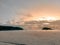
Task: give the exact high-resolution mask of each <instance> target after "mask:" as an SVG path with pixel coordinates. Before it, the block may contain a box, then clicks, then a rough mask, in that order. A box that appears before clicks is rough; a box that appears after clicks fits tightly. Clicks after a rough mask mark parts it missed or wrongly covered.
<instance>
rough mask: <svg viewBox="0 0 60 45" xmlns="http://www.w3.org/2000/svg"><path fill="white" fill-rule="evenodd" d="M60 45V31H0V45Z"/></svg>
mask: <svg viewBox="0 0 60 45" xmlns="http://www.w3.org/2000/svg"><path fill="white" fill-rule="evenodd" d="M17 44H26V45H60V30H20V31H1V32H0V45H17Z"/></svg>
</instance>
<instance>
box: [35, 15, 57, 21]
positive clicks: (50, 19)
mask: <svg viewBox="0 0 60 45" xmlns="http://www.w3.org/2000/svg"><path fill="white" fill-rule="evenodd" d="M35 20H37V21H39V20H40V21H45V20H46V21H55V20H57V19H56V18H55V17H49V16H47V17H40V18H37V19H35Z"/></svg>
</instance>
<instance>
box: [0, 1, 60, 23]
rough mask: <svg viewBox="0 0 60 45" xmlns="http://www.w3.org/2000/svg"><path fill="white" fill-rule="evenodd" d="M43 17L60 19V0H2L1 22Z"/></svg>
mask: <svg viewBox="0 0 60 45" xmlns="http://www.w3.org/2000/svg"><path fill="white" fill-rule="evenodd" d="M42 17H54V18H56V19H60V0H0V22H2V23H5V22H7V21H8V20H9V21H11V20H15V21H28V20H34V19H38V18H42Z"/></svg>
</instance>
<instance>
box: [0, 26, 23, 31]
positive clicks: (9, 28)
mask: <svg viewBox="0 0 60 45" xmlns="http://www.w3.org/2000/svg"><path fill="white" fill-rule="evenodd" d="M9 30H23V28H22V27H13V26H0V31H9Z"/></svg>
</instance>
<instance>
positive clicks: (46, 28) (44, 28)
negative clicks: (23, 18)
mask: <svg viewBox="0 0 60 45" xmlns="http://www.w3.org/2000/svg"><path fill="white" fill-rule="evenodd" d="M42 30H52V29H51V28H48V27H43V28H42Z"/></svg>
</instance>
